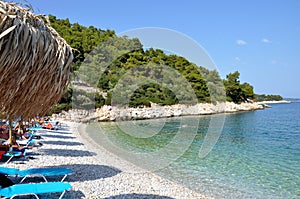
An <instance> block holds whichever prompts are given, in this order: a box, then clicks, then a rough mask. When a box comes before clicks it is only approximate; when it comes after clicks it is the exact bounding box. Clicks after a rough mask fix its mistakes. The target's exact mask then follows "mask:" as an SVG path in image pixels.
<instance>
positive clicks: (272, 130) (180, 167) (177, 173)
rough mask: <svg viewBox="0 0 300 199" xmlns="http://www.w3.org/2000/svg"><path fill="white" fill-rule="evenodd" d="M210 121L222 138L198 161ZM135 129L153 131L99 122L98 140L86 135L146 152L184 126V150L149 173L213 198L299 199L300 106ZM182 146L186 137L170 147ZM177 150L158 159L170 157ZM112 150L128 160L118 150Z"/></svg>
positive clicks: (147, 122)
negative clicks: (133, 131)
mask: <svg viewBox="0 0 300 199" xmlns="http://www.w3.org/2000/svg"><path fill="white" fill-rule="evenodd" d="M183 118H184V119H183ZM212 120H214V121H218V120H220V121H221V122H220V123H222V124H223V125H221V126H214V127H213V128H215V129H216V130H217V132H220V134H219V135H218V134H217V135H216V136H217V137H216V138H218V139H217V142H216V143H215V145H214V146H213V148H212V150H211V151H210V152H209V153H208V154H207V155H206V156H205V157H199V150H200V149H201V146H202V145H203V144H204V142H205V141H204V140H205V138H206V136H207V134H208V132H209V128H212V126H210V125H211V124H212V123H211V121H212ZM155 121H156V122H155ZM188 121H195V122H193V123H189V122H188ZM185 122H186V124H185ZM128 123H129V122H128ZM162 123H163V125H162ZM125 124H126V122H125ZM191 124H192V125H196V127H197V131H196V133H195V134H194V133H193V132H192V130H194V128H189V126H188V125H191ZM130 125H131V124H130ZM130 125H129V127H130ZM135 125H137V126H139V125H140V126H141V127H143V126H148V127H149V128H150V129H154V131H153V132H154V133H153V132H152V133H153V134H151V136H145V135H142V136H141V135H140V136H134V135H132V134H128V132H127V133H126V132H124V131H123V130H122V128H120V126H118V125H116V123H105V124H104V123H102V124H101V125H100V126H101V127H100V128H99V129H100V131H101V134H102V135H101V136H98V135H97V131H91V130H87V132H89V136H90V137H92V138H93V139H94V141H96V142H97V143H99V144H101V145H102V146H103V144H104V143H106V142H103V136H104V137H106V138H107V139H109V140H110V142H111V143H114V145H115V146H119V149H120V148H121V149H124V150H128V151H131V152H133V153H137V154H138V153H146V154H147V153H151V152H153V151H157V150H159V149H162V148H164V147H165V146H166V145H168V144H169V143H172V140H174V139H175V138H176V135H178V132H179V130H180V129H181V130H182V129H185V128H186V129H187V130H186V132H185V133H188V132H189V130H190V131H191V132H190V133H191V134H193V136H194V137H193V140H192V141H191V142H190V143H188V145H189V146H188V148H186V149H185V150H184V151H183V153H182V154H180V156H179V155H178V154H176V155H178V156H179V157H177V158H176V159H172V161H170V162H169V164H167V165H163V164H162V167H161V168H158V169H156V170H154V171H153V172H155V173H157V174H158V175H161V176H163V177H165V178H167V179H170V180H173V181H176V182H178V183H181V184H183V185H184V186H186V187H188V188H190V189H193V190H195V191H198V192H200V193H203V194H205V195H207V196H212V197H215V198H300V103H290V104H274V105H272V108H270V109H265V110H259V111H252V112H242V113H234V114H220V115H211V116H193V117H177V118H169V119H159V120H145V121H135ZM156 125H157V128H156ZM218 128H219V129H218ZM129 129H130V128H129ZM142 129H143V128H142ZM183 131H184V130H183ZM144 133H145V132H144ZM146 133H147V132H146ZM180 142H182V143H180ZM185 142H187V139H181V140H178V139H177V140H176V142H174V143H175V144H176V145H178V146H180V145H182V146H184V145H185V144H186V143H185ZM174 143H173V144H174ZM104 145H105V144H104ZM104 147H106V146H104ZM107 149H108V150H110V149H111V148H110V147H109V146H107ZM176 150H178V149H176V148H174V151H172V150H169V151H168V153H165V154H162V156H164V155H166V156H172V154H171V153H176V152H177V151H176ZM111 152H113V153H115V154H116V155H118V156H120V157H121V158H122V156H124V158H125V159H127V161H131V160H130V158H128V157H125V156H126V155H124V154H123V153H118V150H115V151H114V150H111ZM173 155H174V154H173ZM162 156H161V159H163V158H164V157H162ZM172 157H173V156H172ZM174 157H175V156H174ZM158 160H159V158H158V159H157V160H156V161H158ZM151 161H152V160H149V162H147V160H146V162H145V165H150V166H151V164H157V162H151ZM132 162H133V163H138V162H135V161H134V160H133V161H132ZM137 165H138V166H142V167H143V165H140V164H137Z"/></svg>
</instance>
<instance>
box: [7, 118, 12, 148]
mask: <svg viewBox="0 0 300 199" xmlns="http://www.w3.org/2000/svg"><path fill="white" fill-rule="evenodd" d="M8 142H9V143H10V144H11V145H13V132H12V121H11V119H9V139H8Z"/></svg>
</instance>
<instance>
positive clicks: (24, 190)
mask: <svg viewBox="0 0 300 199" xmlns="http://www.w3.org/2000/svg"><path fill="white" fill-rule="evenodd" d="M71 188H72V186H71V184H70V183H68V182H43V183H31V184H15V185H12V186H9V187H5V188H0V196H1V198H3V199H4V198H14V197H19V196H29V195H31V196H35V198H37V199H39V197H38V194H49V193H61V195H60V196H59V198H60V199H61V198H62V197H63V196H64V194H65V192H66V191H68V190H70V189H71Z"/></svg>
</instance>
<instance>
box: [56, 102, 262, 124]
mask: <svg viewBox="0 0 300 199" xmlns="http://www.w3.org/2000/svg"><path fill="white" fill-rule="evenodd" d="M261 109H264V106H263V105H261V104H259V103H241V104H235V103H233V102H221V103H217V104H211V103H199V104H196V105H184V104H176V105H171V106H159V105H157V104H151V107H143V108H131V107H129V108H119V107H116V106H107V105H105V106H103V107H101V108H99V109H96V110H90V111H88V110H77V109H71V110H69V111H68V112H65V111H64V112H62V113H60V114H58V115H53V118H54V119H55V118H59V119H62V120H67V121H76V122H91V121H98V122H101V121H116V120H143V119H155V118H168V117H178V116H187V115H211V114H219V113H234V112H241V111H254V110H261Z"/></svg>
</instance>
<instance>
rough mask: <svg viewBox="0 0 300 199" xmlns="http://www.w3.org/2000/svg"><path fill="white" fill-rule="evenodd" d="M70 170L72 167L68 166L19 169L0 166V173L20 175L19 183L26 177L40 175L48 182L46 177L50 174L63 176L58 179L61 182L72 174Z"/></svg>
mask: <svg viewBox="0 0 300 199" xmlns="http://www.w3.org/2000/svg"><path fill="white" fill-rule="evenodd" d="M72 172H73V171H72V169H69V168H30V169H24V170H19V169H15V168H7V167H0V173H2V174H4V175H10V176H14V175H15V176H17V177H21V178H22V179H21V181H20V183H22V182H23V181H24V180H25V179H26V178H28V177H41V178H43V179H44V180H45V182H48V180H47V178H46V177H50V176H63V178H62V179H61V180H60V181H61V182H63V181H64V180H65V178H66V177H67V176H68V175H70V174H72Z"/></svg>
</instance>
